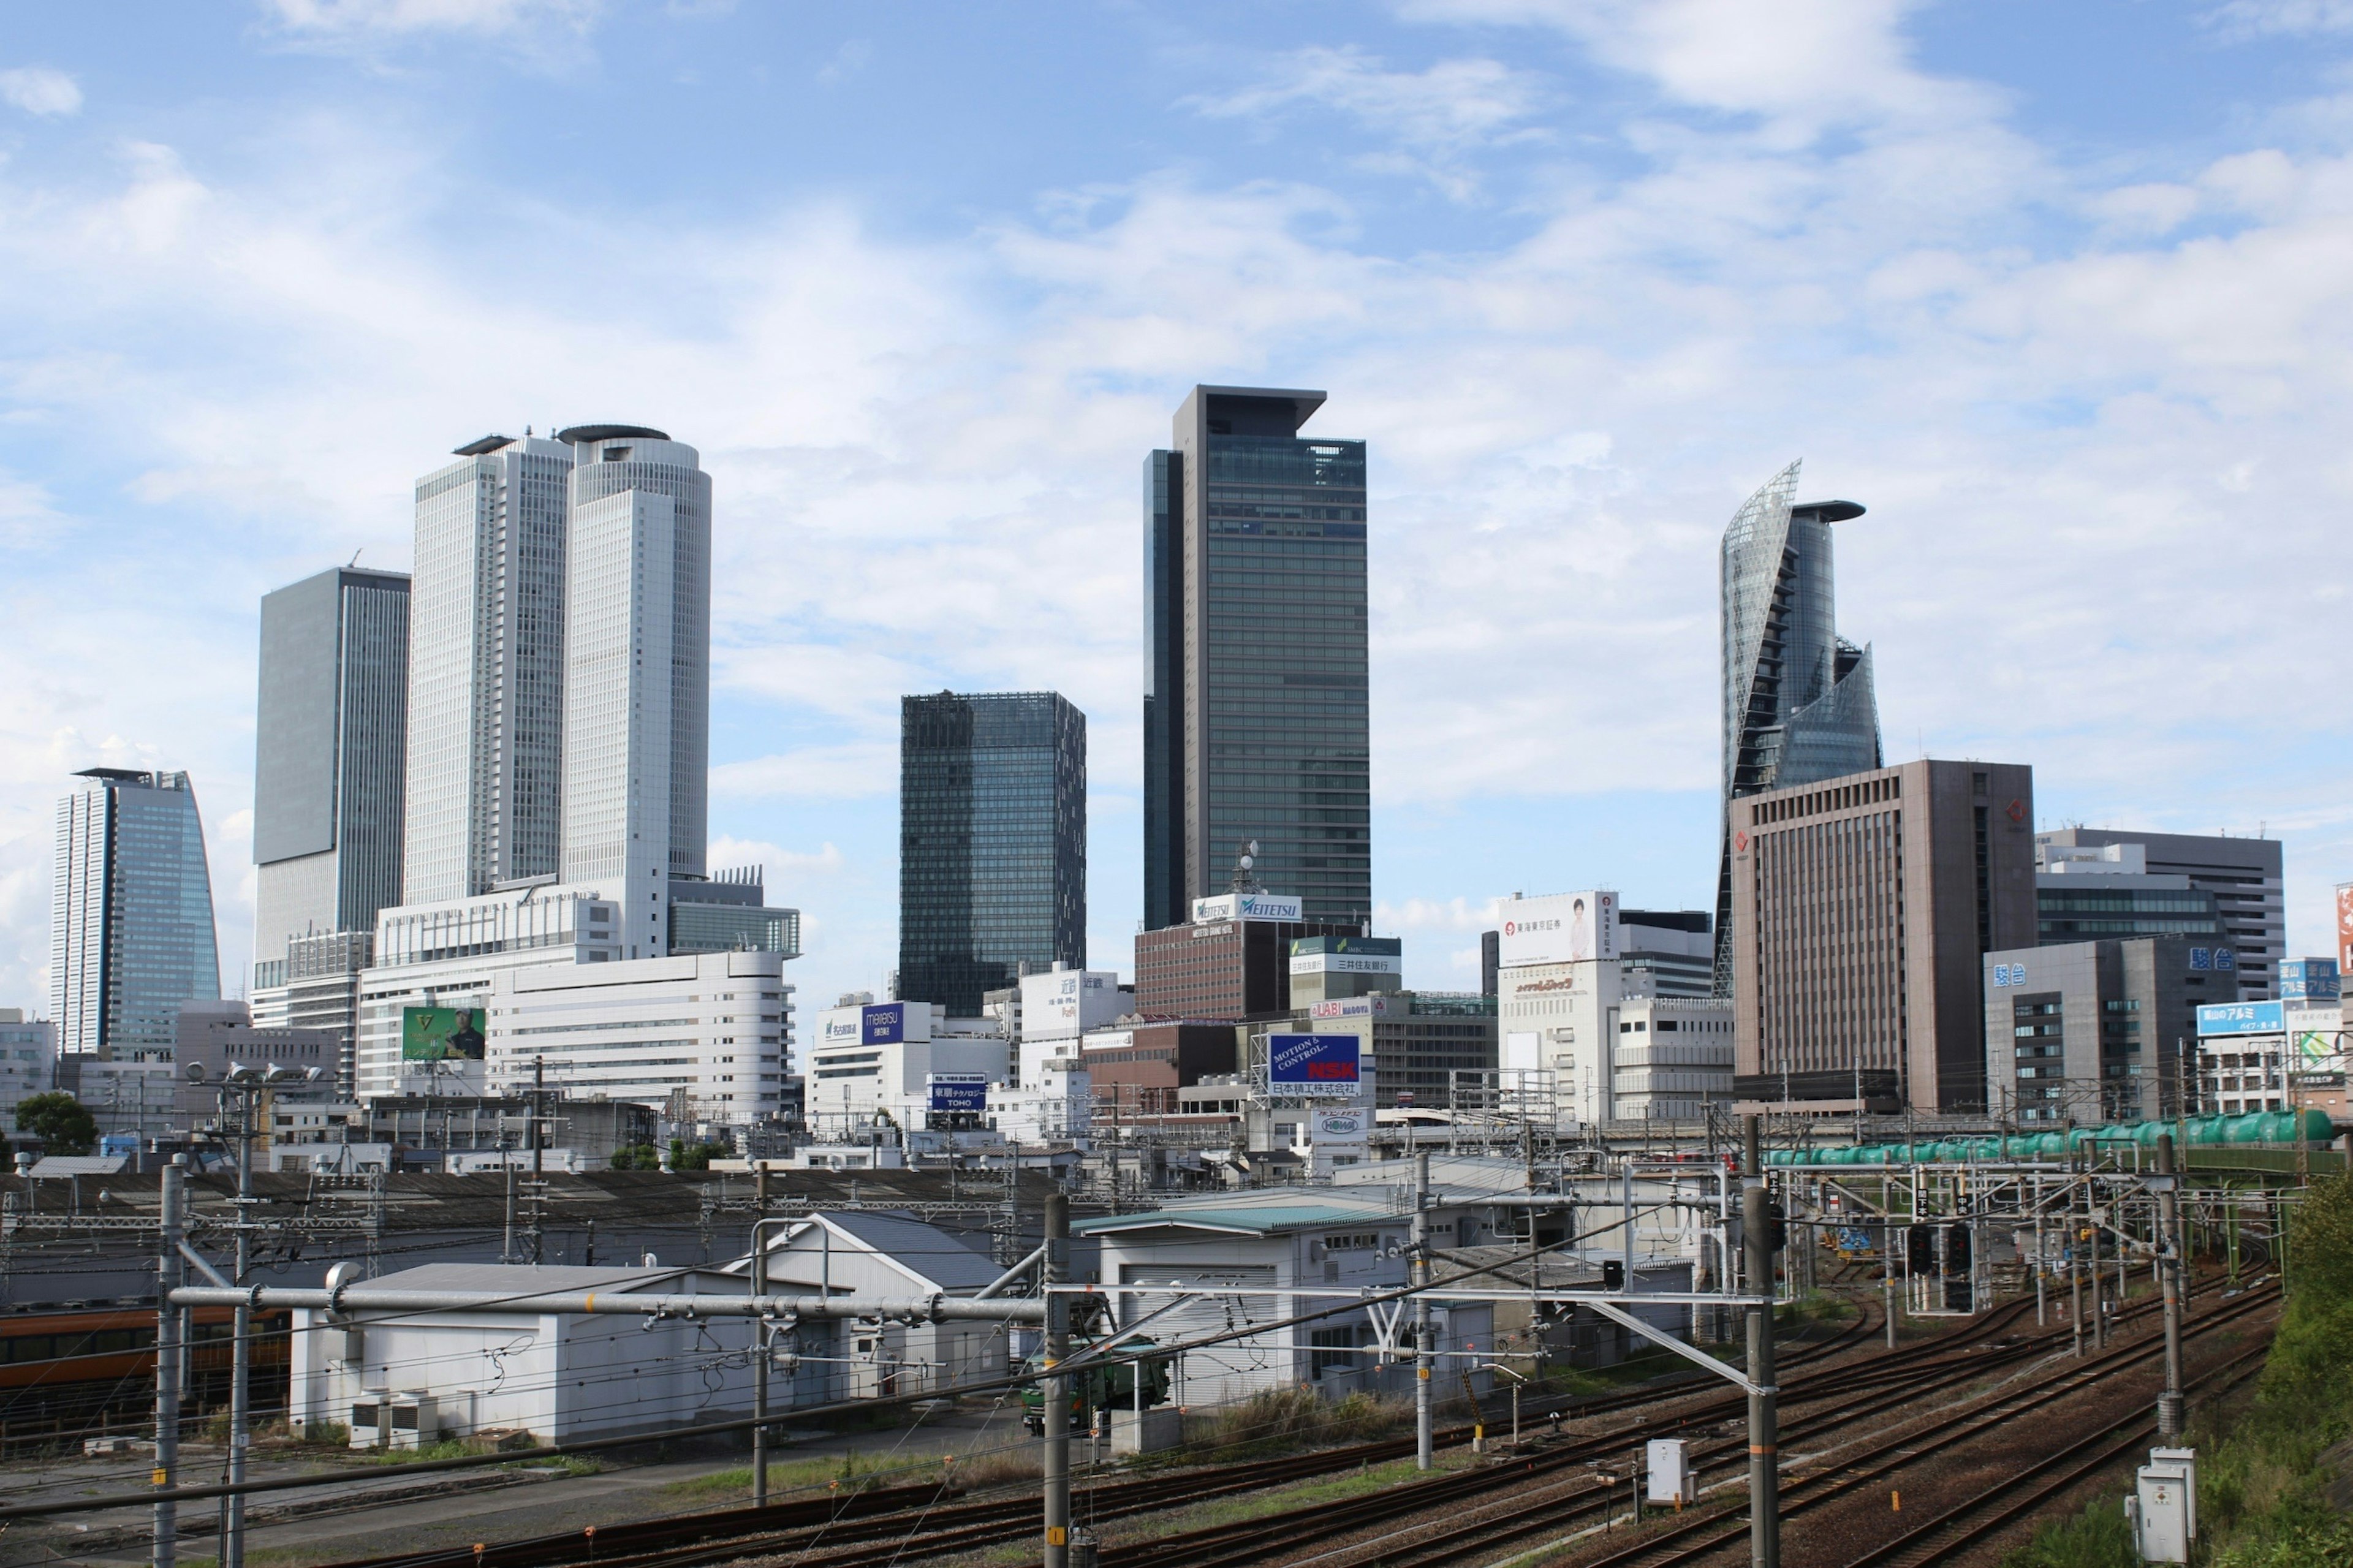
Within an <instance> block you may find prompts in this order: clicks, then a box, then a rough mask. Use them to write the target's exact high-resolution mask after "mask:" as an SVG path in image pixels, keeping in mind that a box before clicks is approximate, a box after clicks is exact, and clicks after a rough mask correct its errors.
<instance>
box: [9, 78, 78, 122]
mask: <svg viewBox="0 0 2353 1568" xmlns="http://www.w3.org/2000/svg"><path fill="white" fill-rule="evenodd" d="M0 99H5V100H7V101H9V102H10V103H13V104H15V105H16V107H17V108H18V109H21V110H24V111H25V112H26V113H27V114H40V115H58V114H74V113H79V111H80V110H81V89H80V87H79V86H78V85H77V84H76V83H75V81H74V79H73V78H71V77H69V76H68V75H66V73H65V72H63V71H61V70H51V69H50V68H48V67H47V66H18V67H16V68H15V69H13V70H0Z"/></svg>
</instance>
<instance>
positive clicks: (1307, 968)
mask: <svg viewBox="0 0 2353 1568" xmlns="http://www.w3.org/2000/svg"><path fill="white" fill-rule="evenodd" d="M1291 973H1293V974H1402V973H1405V959H1404V958H1403V957H1402V956H1400V955H1399V954H1398V953H1394V952H1303V953H1299V954H1297V955H1296V956H1294V957H1293V959H1292V961H1291Z"/></svg>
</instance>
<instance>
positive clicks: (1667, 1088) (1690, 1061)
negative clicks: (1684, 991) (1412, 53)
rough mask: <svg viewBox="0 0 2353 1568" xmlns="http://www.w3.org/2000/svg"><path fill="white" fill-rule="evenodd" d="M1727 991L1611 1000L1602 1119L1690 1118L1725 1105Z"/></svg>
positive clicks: (1728, 1085) (1729, 1023) (1728, 1090)
mask: <svg viewBox="0 0 2353 1568" xmlns="http://www.w3.org/2000/svg"><path fill="white" fill-rule="evenodd" d="M1732 1028H1733V1006H1732V998H1731V997H1729V996H1706V997H1698V996H1627V997H1621V998H1620V1001H1619V1004H1618V1038H1617V1041H1616V1044H1615V1048H1614V1050H1613V1051H1612V1053H1611V1058H1610V1066H1609V1076H1610V1111H1609V1115H1610V1120H1612V1121H1699V1120H1700V1119H1702V1118H1704V1116H1706V1114H1707V1106H1708V1104H1709V1102H1710V1101H1722V1102H1723V1103H1724V1104H1725V1105H1726V1106H1727V1107H1728V1106H1729V1105H1730V1104H1731V1102H1732Z"/></svg>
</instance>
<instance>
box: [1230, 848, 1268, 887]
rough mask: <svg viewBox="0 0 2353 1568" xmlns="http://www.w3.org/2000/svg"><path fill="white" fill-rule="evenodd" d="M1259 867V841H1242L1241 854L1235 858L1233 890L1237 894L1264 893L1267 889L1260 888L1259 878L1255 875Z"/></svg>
mask: <svg viewBox="0 0 2353 1568" xmlns="http://www.w3.org/2000/svg"><path fill="white" fill-rule="evenodd" d="M1257 867H1258V840H1257V839H1255V838H1246V839H1244V840H1242V847H1241V852H1240V854H1238V855H1236V856H1235V857H1234V875H1233V881H1232V884H1231V890H1232V891H1234V892H1237V893H1261V892H1264V891H1265V890H1266V889H1263V888H1261V887H1260V886H1259V883H1258V878H1257V876H1256V875H1255V874H1254V873H1255V871H1256V869H1257Z"/></svg>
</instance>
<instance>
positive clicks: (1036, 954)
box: [899, 691, 1087, 1017]
mask: <svg viewBox="0 0 2353 1568" xmlns="http://www.w3.org/2000/svg"><path fill="white" fill-rule="evenodd" d="M1086 948H1087V717H1086V715H1085V714H1083V713H1082V712H1080V711H1079V710H1077V709H1076V708H1074V707H1072V706H1071V704H1070V702H1069V701H1068V700H1065V699H1064V698H1062V697H1060V696H1059V695H1057V694H1056V693H1054V692H1051V691H1021V692H992V693H987V694H980V695H959V694H957V693H955V692H953V691H943V692H941V693H939V694H938V695H937V696H935V697H908V698H903V699H902V700H901V701H900V731H899V994H900V995H901V996H902V997H904V998H906V999H907V1000H909V1001H914V1002H931V1003H935V1004H937V1005H940V1006H943V1007H944V1008H946V1009H947V1011H948V1013H949V1014H950V1015H951V1016H960V1017H976V1016H978V1015H979V1013H980V998H981V994H982V993H983V992H985V991H993V990H997V989H998V988H1000V987H1003V986H1007V985H1010V984H1013V983H1014V981H1015V980H1016V979H1018V977H1019V976H1020V974H1021V973H1022V965H1024V964H1025V963H1026V964H1028V965H1029V967H1031V968H1032V969H1046V968H1050V967H1051V966H1052V965H1053V964H1054V963H1057V962H1060V963H1067V964H1069V965H1070V966H1071V968H1073V969H1083V968H1084V967H1086V956H1087V952H1086Z"/></svg>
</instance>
